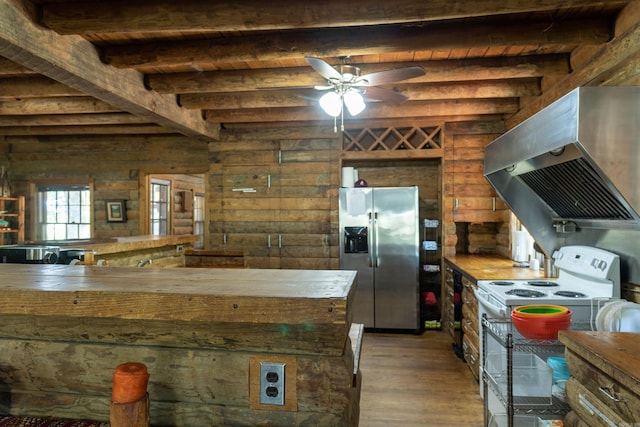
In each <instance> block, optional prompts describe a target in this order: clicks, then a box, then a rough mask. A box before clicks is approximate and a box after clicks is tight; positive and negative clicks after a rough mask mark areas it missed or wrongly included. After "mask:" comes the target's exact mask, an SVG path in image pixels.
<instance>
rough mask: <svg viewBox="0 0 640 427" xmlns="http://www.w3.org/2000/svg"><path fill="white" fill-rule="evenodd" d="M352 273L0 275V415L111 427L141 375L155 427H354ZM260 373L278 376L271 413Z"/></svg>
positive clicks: (7, 268) (114, 270)
mask: <svg viewBox="0 0 640 427" xmlns="http://www.w3.org/2000/svg"><path fill="white" fill-rule="evenodd" d="M355 274H356V273H355V272H350V271H333V270H332V271H328V270H326V271H306V270H251V269H201V268H181V269H140V268H127V267H109V266H107V267H89V266H81V265H72V266H67V265H21V264H0V277H1V278H2V280H1V281H0V354H2V362H1V365H0V393H1V394H2V399H1V400H0V413H2V414H9V413H10V414H13V415H39V416H45V415H46V416H56V417H60V418H75V419H91V420H104V421H108V420H109V403H110V396H111V384H112V373H113V370H114V368H115V367H116V366H117V365H119V364H121V363H125V362H140V363H144V364H145V365H146V366H147V367H148V370H149V373H150V379H149V387H148V390H149V395H150V399H151V424H152V425H172V426H202V425H260V424H264V425H300V424H307V425H355V424H357V420H358V415H359V414H358V403H359V393H360V379H359V372H358V371H357V368H356V369H355V370H354V366H357V360H355V357H354V354H358V353H359V343H357V342H356V343H352V342H351V339H350V332H351V337H357V339H358V340H361V338H362V336H361V334H358V333H355V334H354V333H353V331H352V329H353V328H354V327H355V328H356V329H357V327H358V326H359V325H352V324H351V311H350V307H351V304H352V299H353V294H354V289H355V286H354V283H355ZM261 362H272V363H284V364H285V368H284V369H285V371H284V373H285V384H284V386H285V393H284V396H285V397H284V404H283V405H281V406H275V405H267V404H264V403H261V400H260V388H261V384H260V377H261V376H260V363H261Z"/></svg>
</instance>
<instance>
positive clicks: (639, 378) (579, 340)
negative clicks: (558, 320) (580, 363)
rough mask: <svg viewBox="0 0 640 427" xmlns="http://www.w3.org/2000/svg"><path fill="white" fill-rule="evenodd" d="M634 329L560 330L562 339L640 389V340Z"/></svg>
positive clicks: (606, 371) (593, 361)
mask: <svg viewBox="0 0 640 427" xmlns="http://www.w3.org/2000/svg"><path fill="white" fill-rule="evenodd" d="M638 336H639V335H638V334H637V333H633V332H591V331H560V333H559V334H558V340H559V341H560V342H561V343H562V344H564V345H565V346H566V347H567V349H569V350H572V351H573V352H574V353H577V354H579V355H580V356H581V357H583V358H585V359H586V360H587V361H588V362H589V363H591V364H592V365H594V366H596V367H598V368H599V369H600V370H602V371H603V372H605V373H606V374H607V375H609V376H610V377H611V378H613V379H614V380H616V381H617V382H619V383H621V384H623V385H625V386H626V387H628V388H629V389H630V390H636V391H637V390H638V389H640V371H639V370H638V367H639V366H640V341H639V340H638Z"/></svg>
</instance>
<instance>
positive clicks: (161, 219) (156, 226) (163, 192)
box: [149, 178, 171, 234]
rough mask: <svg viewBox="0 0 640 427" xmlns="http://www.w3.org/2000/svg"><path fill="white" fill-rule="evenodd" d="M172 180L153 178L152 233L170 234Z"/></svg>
mask: <svg viewBox="0 0 640 427" xmlns="http://www.w3.org/2000/svg"><path fill="white" fill-rule="evenodd" d="M170 196H171V181H166V180H164V179H156V178H152V179H151V194H150V204H151V206H150V212H151V215H150V216H149V221H150V224H149V225H150V227H149V228H150V231H151V234H169V208H170V204H169V203H170V200H171V197H170Z"/></svg>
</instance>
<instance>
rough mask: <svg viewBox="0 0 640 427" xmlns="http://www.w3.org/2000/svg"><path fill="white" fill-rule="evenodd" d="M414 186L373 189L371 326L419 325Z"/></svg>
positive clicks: (416, 223) (418, 236)
mask: <svg viewBox="0 0 640 427" xmlns="http://www.w3.org/2000/svg"><path fill="white" fill-rule="evenodd" d="M418 222H419V219H418V188H417V187H398V188H375V189H374V192H373V226H372V228H373V230H372V233H371V234H372V235H373V254H374V256H373V264H374V293H375V302H376V304H375V327H376V328H383V329H386V328H391V329H415V330H417V329H418V328H419V324H420V301H419V265H420V263H419V238H420V235H419V229H418Z"/></svg>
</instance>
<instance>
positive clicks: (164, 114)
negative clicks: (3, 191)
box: [0, 0, 219, 141]
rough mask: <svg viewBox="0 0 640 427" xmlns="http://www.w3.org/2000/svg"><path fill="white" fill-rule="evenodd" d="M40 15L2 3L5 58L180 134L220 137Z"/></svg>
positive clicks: (18, 1) (16, 0)
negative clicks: (40, 22) (40, 19)
mask: <svg viewBox="0 0 640 427" xmlns="http://www.w3.org/2000/svg"><path fill="white" fill-rule="evenodd" d="M34 16H35V10H34V8H33V5H32V4H31V2H29V1H27V0H0V56H3V57H5V58H7V59H10V60H12V61H14V62H16V63H19V64H22V65H23V66H25V67H27V68H30V69H32V70H34V71H37V72H38V73H40V74H43V75H45V76H47V77H49V78H52V79H54V80H56V81H58V82H60V83H62V84H64V85H66V86H69V87H71V88H74V89H76V90H79V91H80V92H82V93H85V94H87V95H89V96H92V97H94V98H96V99H99V100H100V102H103V103H106V104H109V105H113V106H115V107H117V109H118V110H124V111H127V112H130V113H132V114H136V115H139V116H140V117H143V118H145V119H147V120H148V121H149V122H152V123H157V124H159V125H161V126H164V127H167V128H170V129H174V130H175V131H176V132H179V133H182V134H185V135H188V136H191V137H195V138H198V139H201V140H206V141H209V140H211V139H217V138H218V137H219V126H218V125H216V124H214V123H210V122H206V121H205V120H204V119H203V117H202V115H201V114H200V112H198V111H195V110H187V109H183V108H181V107H180V106H178V105H177V103H176V99H175V96H163V95H160V94H158V93H154V92H152V91H149V90H147V89H146V88H145V87H144V84H143V78H142V76H141V75H140V73H138V72H137V71H134V70H118V69H116V68H114V67H110V66H108V65H105V64H103V63H102V62H100V59H99V58H98V55H97V52H96V48H95V46H93V45H92V44H91V43H89V42H88V41H87V40H85V39H84V38H82V37H80V36H60V35H59V34H57V33H55V32H53V31H51V30H47V29H43V28H42V27H41V26H39V25H37V24H35V23H34V20H35V18H34Z"/></svg>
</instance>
